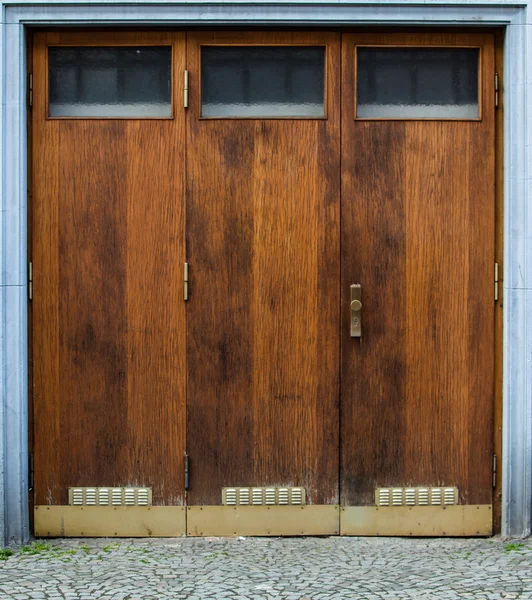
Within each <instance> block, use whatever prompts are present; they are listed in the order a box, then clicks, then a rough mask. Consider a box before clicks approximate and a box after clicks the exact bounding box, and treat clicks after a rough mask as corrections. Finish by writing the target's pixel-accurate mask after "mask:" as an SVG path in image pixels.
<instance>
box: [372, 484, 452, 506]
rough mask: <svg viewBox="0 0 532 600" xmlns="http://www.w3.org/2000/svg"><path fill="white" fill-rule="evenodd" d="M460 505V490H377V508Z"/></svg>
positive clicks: (423, 488) (432, 488)
mask: <svg viewBox="0 0 532 600" xmlns="http://www.w3.org/2000/svg"><path fill="white" fill-rule="evenodd" d="M454 504H458V488H455V487H415V488H399V487H398V488H377V489H376V490H375V505H376V506H451V505H454Z"/></svg>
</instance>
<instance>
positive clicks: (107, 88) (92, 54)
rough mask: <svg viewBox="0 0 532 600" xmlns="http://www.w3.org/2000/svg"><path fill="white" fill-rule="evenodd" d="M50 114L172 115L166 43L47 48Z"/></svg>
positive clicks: (100, 115) (71, 115) (72, 115)
mask: <svg viewBox="0 0 532 600" xmlns="http://www.w3.org/2000/svg"><path fill="white" fill-rule="evenodd" d="M48 62H49V88H50V91H49V115H50V116H51V117H131V118H134V117H141V118H142V117H171V116H172V103H171V62H172V59H171V48H170V47H162V46H161V47H147V46H140V47H132V46H127V47H50V48H49V49H48Z"/></svg>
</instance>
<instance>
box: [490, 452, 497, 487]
mask: <svg viewBox="0 0 532 600" xmlns="http://www.w3.org/2000/svg"><path fill="white" fill-rule="evenodd" d="M491 485H492V486H493V487H494V488H496V487H497V455H496V454H494V455H493V463H492V480H491Z"/></svg>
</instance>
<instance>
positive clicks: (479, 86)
mask: <svg viewBox="0 0 532 600" xmlns="http://www.w3.org/2000/svg"><path fill="white" fill-rule="evenodd" d="M358 48H385V49H390V50H391V49H394V48H397V49H401V50H409V49H423V50H461V49H472V50H478V73H477V98H478V117H474V118H473V117H471V118H467V117H405V116H401V117H400V116H397V117H377V116H375V117H359V116H358V115H357V109H358V86H357V83H358V54H357V50H358ZM353 52H354V69H353V72H354V98H353V109H354V115H353V118H354V119H355V121H438V122H450V123H452V122H456V121H462V122H481V121H482V117H483V115H482V111H483V106H482V104H483V103H482V96H483V85H482V75H483V65H482V58H483V56H482V53H483V47H482V46H481V45H464V44H459V45H453V44H393V43H392V44H355V47H354V50H353Z"/></svg>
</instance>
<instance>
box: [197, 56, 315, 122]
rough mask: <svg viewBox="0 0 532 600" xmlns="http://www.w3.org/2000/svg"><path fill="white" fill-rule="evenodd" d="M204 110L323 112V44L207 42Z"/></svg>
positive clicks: (275, 114)
mask: <svg viewBox="0 0 532 600" xmlns="http://www.w3.org/2000/svg"><path fill="white" fill-rule="evenodd" d="M201 116H202V117H219V118H220V117H221V118H224V117H226V118H227V117H233V118H234V117H237V118H238V117H240V118H290V117H295V118H297V117H300V118H319V117H324V116H325V47H324V46H203V47H202V49H201Z"/></svg>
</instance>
